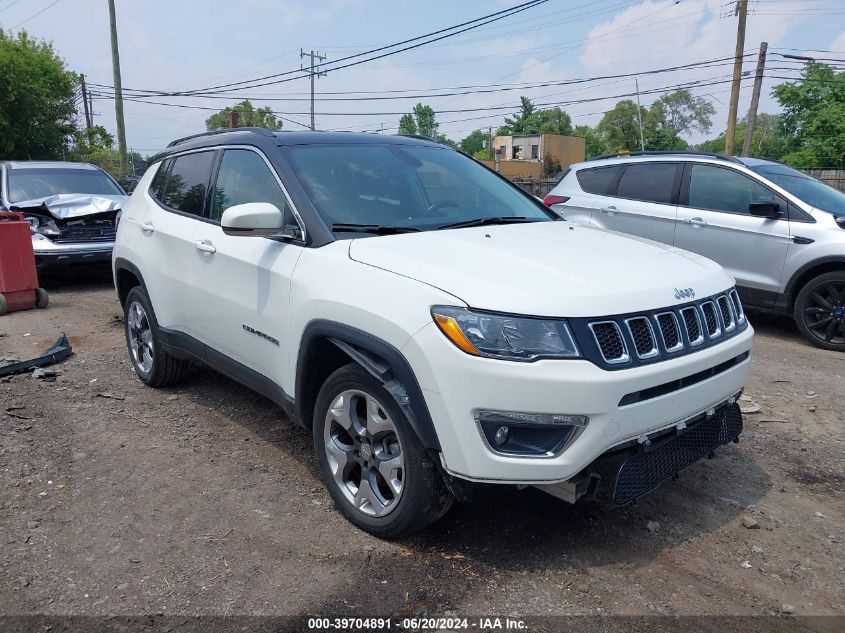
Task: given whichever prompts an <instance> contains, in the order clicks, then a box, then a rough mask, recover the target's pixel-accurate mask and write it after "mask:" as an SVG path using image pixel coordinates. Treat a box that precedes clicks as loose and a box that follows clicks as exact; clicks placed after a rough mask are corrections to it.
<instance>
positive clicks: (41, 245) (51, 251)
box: [32, 235, 114, 270]
mask: <svg viewBox="0 0 845 633" xmlns="http://www.w3.org/2000/svg"><path fill="white" fill-rule="evenodd" d="M113 248H114V242H113V241H108V242H53V241H52V240H50V239H49V238H47V237H44V236H43V235H33V236H32V250H33V251H34V252H35V266H36V268H38V270H44V269H46V268H52V267H56V266H68V265H73V264H97V263H103V262H108V261H111V253H112V249H113Z"/></svg>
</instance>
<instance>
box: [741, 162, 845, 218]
mask: <svg viewBox="0 0 845 633" xmlns="http://www.w3.org/2000/svg"><path fill="white" fill-rule="evenodd" d="M751 169H752V171H756V172H757V173H758V174H760V175H761V176H764V177H765V178H768V179H769V180H771V181H772V182H773V183H775V184H776V185H779V186H781V187H783V188H784V189H786V190H787V191H788V192H789V193H791V194H792V195H793V196H795V197H797V198H799V199H801V200H802V201H804V202H806V203H807V204H809V205H812V206H814V207H816V208H817V209H821V210H822V211H827V212H829V213H832V214H834V215H836V216H840V215H841V216H845V193H842V192H841V191H838V190H836V189H834V188H833V187H830V186H828V185H826V184H824V183H823V182H820V181H818V180H816V179H815V178H811V177H810V176H808V175H807V174H802V173H801V172H800V171H796V170H794V169H792V168H790V167H787V166H786V165H757V166H754V167H752V168H751Z"/></svg>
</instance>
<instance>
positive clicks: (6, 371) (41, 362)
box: [0, 334, 73, 376]
mask: <svg viewBox="0 0 845 633" xmlns="http://www.w3.org/2000/svg"><path fill="white" fill-rule="evenodd" d="M72 353H73V348H72V347H71V346H70V341H68V340H67V337H66V336H65V335H64V334H62V336H61V337H60V338H59V340H57V341H56V342H55V343H53V345H51V346H50V347H49V348H47V349H46V350H44V352H43V353H42V354H41V356H38V357H36V358H30V359H29V360H21V361H18V362H15V363H10V364H8V365H3V366H2V367H0V376H11V375H12V374H22V373H24V372H26V371H29V370H30V369H32V368H33V367H46V366H47V365H53V364H55V363H58V362H60V361H63V360H64V359H66V358H67V357H68V356H70V355H71V354H72ZM33 373H34V372H33Z"/></svg>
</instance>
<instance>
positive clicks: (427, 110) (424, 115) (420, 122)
mask: <svg viewBox="0 0 845 633" xmlns="http://www.w3.org/2000/svg"><path fill="white" fill-rule="evenodd" d="M439 127H440V126H439V125H438V124H437V117H436V115H435V114H434V110H432V108H431V106H427V105H423V104H421V103H418V104H417V105H415V106H414V109H413V111H412V112H411V114H403V115H402V117H401V118H400V119H399V134H419V135H420V136H425V137H427V138H430V139H434V140H438V139H439V135H438V133H437V129H438V128H439ZM444 138H445V137H444ZM450 142H451V141H450Z"/></svg>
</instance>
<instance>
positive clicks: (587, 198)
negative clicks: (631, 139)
mask: <svg viewBox="0 0 845 633" xmlns="http://www.w3.org/2000/svg"><path fill="white" fill-rule="evenodd" d="M545 201H546V202H547V203H548V204H549V206H551V208H552V209H554V210H555V211H556V212H557V213H559V214H560V215H561V216H562V217H564V218H566V219H568V220H572V221H575V222H579V223H583V224H587V225H591V226H597V227H601V228H604V229H610V230H614V231H619V232H622V233H628V234H631V235H637V236H640V237H645V238H649V239H652V240H656V241H658V242H663V243H665V244H673V245H675V246H677V247H679V248H682V249H685V250H689V251H692V252H694V253H698V254H700V255H704V256H705V257H709V258H711V259H713V260H715V261H717V262H719V263H720V264H721V265H722V266H724V267H725V268H726V269H727V270H728V272H730V273H731V274H732V275H733V276H734V277H735V278H736V281H737V289H738V290H739V293H740V296H741V297H742V300H743V302H744V304H745V305H746V307H748V308H756V309H760V310H767V311H771V312H777V313H782V314H788V315H790V316H792V317H793V319H794V320H795V323H796V325H797V326H798V329H799V330H800V331H801V333H802V334H803V335H804V336H805V337H806V338H807V339H808V340H809V341H810V342H811V343H813V344H814V345H817V346H818V347H821V348H824V349H829V350H837V351H845V230H843V229H845V193H842V192H841V191H837V190H836V189H833V188H832V187H829V186H828V185H825V184H824V183H822V182H819V181H818V180H816V179H814V178H811V177H810V176H807V175H806V174H803V173H801V172H799V171H796V170H794V169H792V168H791V167H787V166H786V165H783V164H781V163H777V162H773V161H769V160H760V159H757V158H733V157H727V156H721V155H718V154H697V153H653V152H652V153H648V152H647V153H646V154H644V155H643V154H641V155H633V156H625V157H612V158H606V157H605V158H601V159H598V160H590V161H587V162H584V163H579V164H577V165H573V166H572V167H571V168H570V170H569V172H568V173H567V175H566V176H565V177H564V179H563V180H562V181H561V182H560V184H558V185H557V186H556V187H555V188H554V189H553V190H552V191H551V192H550V193H549V195H548V196H547V197H546V198H545Z"/></svg>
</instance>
